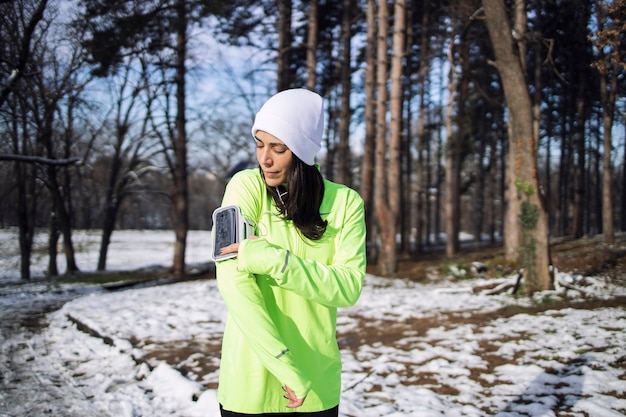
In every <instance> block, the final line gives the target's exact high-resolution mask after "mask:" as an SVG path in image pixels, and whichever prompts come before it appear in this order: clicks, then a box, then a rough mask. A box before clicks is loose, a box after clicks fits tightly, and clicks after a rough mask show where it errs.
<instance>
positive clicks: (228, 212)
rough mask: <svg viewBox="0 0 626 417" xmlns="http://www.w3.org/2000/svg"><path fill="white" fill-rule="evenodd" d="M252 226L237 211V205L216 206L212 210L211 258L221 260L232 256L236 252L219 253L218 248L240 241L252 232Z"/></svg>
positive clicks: (234, 255)
mask: <svg viewBox="0 0 626 417" xmlns="http://www.w3.org/2000/svg"><path fill="white" fill-rule="evenodd" d="M253 230H254V228H253V227H252V224H251V223H250V222H248V221H247V220H246V219H245V218H244V217H243V216H242V215H241V211H239V207H237V206H224V207H218V208H217V209H215V211H214V212H213V233H212V240H213V260H214V261H216V262H217V261H222V260H224V259H229V258H234V257H236V256H237V253H227V254H225V255H220V249H222V248H223V247H225V246H228V245H230V244H233V243H237V242H241V241H242V240H244V239H246V238H247V237H248V236H250V235H252V234H253Z"/></svg>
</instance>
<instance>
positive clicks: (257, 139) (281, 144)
mask: <svg viewBox="0 0 626 417" xmlns="http://www.w3.org/2000/svg"><path fill="white" fill-rule="evenodd" d="M254 140H256V141H257V142H261V143H262V144H264V145H265V144H266V143H265V142H263V141H262V140H261V139H259V138H257V137H256V136H255V137H254ZM267 145H268V146H272V147H274V146H284V147H285V148H287V149H289V146H287V145H286V144H284V143H279V142H270V143H268V144H267Z"/></svg>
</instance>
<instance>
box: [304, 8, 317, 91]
mask: <svg viewBox="0 0 626 417" xmlns="http://www.w3.org/2000/svg"><path fill="white" fill-rule="evenodd" d="M318 3H319V0H311V2H310V4H309V30H308V36H307V40H306V72H307V79H306V88H307V89H308V90H311V91H315V89H316V87H317V55H316V54H315V51H316V50H317V32H318V30H319V29H318V24H317V20H318Z"/></svg>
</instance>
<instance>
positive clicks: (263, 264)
mask: <svg viewBox="0 0 626 417" xmlns="http://www.w3.org/2000/svg"><path fill="white" fill-rule="evenodd" d="M289 257H290V252H289V251H288V250H285V249H283V248H280V247H278V246H275V245H272V244H271V243H269V242H268V241H267V239H263V238H261V239H246V240H244V241H243V242H241V244H240V245H239V255H238V256H237V258H238V263H239V270H240V271H243V272H248V273H250V274H257V275H270V276H271V277H272V278H277V277H278V276H280V275H281V274H283V273H284V272H285V270H286V268H287V265H288V263H289ZM290 388H291V387H290Z"/></svg>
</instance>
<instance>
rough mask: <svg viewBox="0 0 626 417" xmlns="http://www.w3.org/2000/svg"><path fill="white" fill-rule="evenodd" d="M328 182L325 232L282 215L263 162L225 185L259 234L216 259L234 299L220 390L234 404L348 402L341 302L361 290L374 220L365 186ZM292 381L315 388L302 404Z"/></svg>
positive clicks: (311, 407)
mask: <svg viewBox="0 0 626 417" xmlns="http://www.w3.org/2000/svg"><path fill="white" fill-rule="evenodd" d="M324 186H325V192H324V199H323V201H322V205H321V207H320V213H321V215H322V218H323V219H325V220H327V221H328V226H327V228H326V232H325V233H324V236H323V237H322V238H321V239H320V240H317V241H312V240H309V239H306V238H304V237H303V236H302V235H301V234H300V233H299V232H298V230H297V229H296V227H295V226H293V223H292V222H291V221H285V220H283V219H282V218H281V217H280V216H279V215H278V211H277V208H276V206H275V204H274V202H273V201H272V199H271V197H270V196H269V195H268V193H267V191H266V188H265V182H264V180H263V178H262V177H261V175H260V173H259V170H258V169H249V170H244V171H241V172H239V173H237V174H236V175H235V176H234V177H233V178H232V180H231V181H230V182H229V184H228V186H227V187H226V192H225V194H224V198H223V201H222V205H224V206H225V205H230V204H234V205H237V206H238V207H239V209H240V210H241V213H242V215H243V216H244V217H246V219H248V220H249V221H250V222H251V223H252V224H253V225H255V232H256V234H257V236H259V237H260V239H257V240H245V241H243V242H242V244H241V245H240V247H239V253H238V256H237V258H233V259H228V260H224V261H219V262H217V264H216V273H217V283H218V288H219V291H220V294H221V295H222V298H223V299H224V301H225V303H226V306H227V307H228V315H227V319H226V328H225V330H224V339H223V343H222V358H221V365H220V376H219V388H218V396H217V399H218V401H219V402H220V403H221V404H222V405H223V407H224V408H225V409H227V410H230V411H235V412H240V413H249V414H256V413H272V412H273V413H276V412H289V411H295V412H312V411H322V410H326V409H329V408H332V407H334V406H336V405H337V404H339V397H340V392H341V357H340V354H339V348H338V346H337V340H336V335H335V330H336V317H337V307H347V306H351V305H354V304H355V303H356V301H357V299H358V298H359V296H360V294H361V289H362V285H363V279H364V277H365V265H366V258H365V220H364V208H363V200H362V199H361V197H360V196H359V195H358V194H357V193H356V191H354V190H352V189H350V188H348V187H346V186H344V185H340V184H335V183H332V182H330V181H327V180H324ZM283 385H287V386H288V387H289V388H291V389H292V390H294V391H295V393H296V395H297V396H298V398H302V397H305V396H306V400H305V401H304V405H303V406H302V407H299V408H297V409H293V410H292V409H288V408H286V404H287V400H286V399H285V398H283V396H284V394H285V393H284V392H283V390H282V386H283Z"/></svg>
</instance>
